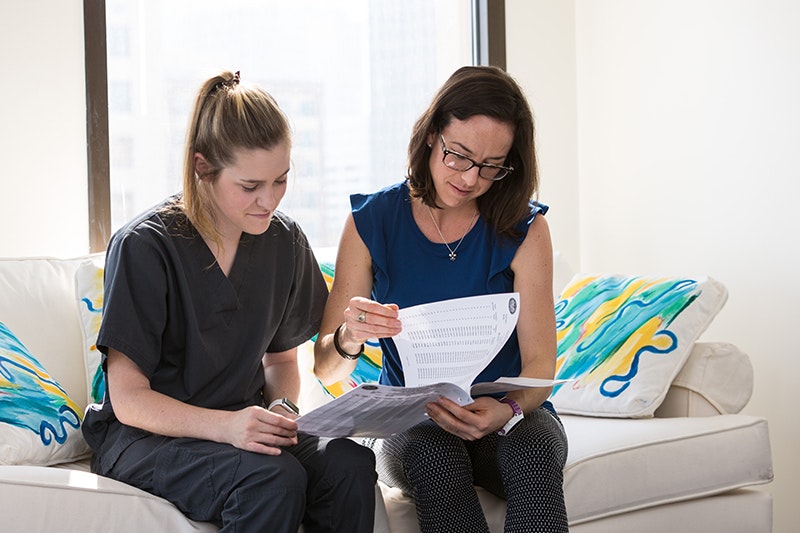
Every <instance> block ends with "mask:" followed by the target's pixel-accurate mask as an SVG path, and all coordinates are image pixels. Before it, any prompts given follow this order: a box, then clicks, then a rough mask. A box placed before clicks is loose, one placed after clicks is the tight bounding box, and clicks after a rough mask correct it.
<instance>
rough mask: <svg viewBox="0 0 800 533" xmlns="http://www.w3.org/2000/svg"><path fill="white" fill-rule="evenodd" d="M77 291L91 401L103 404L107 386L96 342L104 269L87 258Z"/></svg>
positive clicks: (79, 271)
mask: <svg viewBox="0 0 800 533" xmlns="http://www.w3.org/2000/svg"><path fill="white" fill-rule="evenodd" d="M75 294H76V295H77V298H78V314H79V315H80V318H81V333H82V338H83V355H84V363H85V365H86V390H87V392H88V403H90V404H91V403H100V402H102V401H103V395H104V394H105V391H106V385H105V378H104V376H103V368H102V366H101V365H100V362H101V360H102V354H101V353H100V351H99V350H98V349H97V346H96V345H95V342H96V341H97V332H98V331H99V330H100V322H101V320H102V318H103V268H102V267H101V266H98V265H97V264H96V263H94V262H93V261H85V262H84V263H82V264H81V265H79V266H78V269H77V270H76V271H75Z"/></svg>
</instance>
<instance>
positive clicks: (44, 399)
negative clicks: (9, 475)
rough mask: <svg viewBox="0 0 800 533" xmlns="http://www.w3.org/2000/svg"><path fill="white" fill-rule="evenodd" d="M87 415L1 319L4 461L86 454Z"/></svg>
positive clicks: (43, 461) (0, 452)
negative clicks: (84, 421) (84, 425)
mask: <svg viewBox="0 0 800 533" xmlns="http://www.w3.org/2000/svg"><path fill="white" fill-rule="evenodd" d="M82 419H83V414H82V412H81V410H80V407H79V406H78V404H77V403H75V401H73V400H72V399H71V398H70V397H69V396H67V393H66V391H65V390H64V388H63V387H62V386H61V385H60V384H59V383H58V381H56V380H55V379H54V378H53V377H52V376H51V375H50V374H49V373H48V372H47V370H45V369H44V367H42V365H41V364H40V363H39V361H37V360H36V358H34V357H33V355H31V353H30V352H29V351H28V349H27V348H26V347H25V345H24V344H22V342H20V340H19V339H18V338H17V337H16V336H15V335H14V333H12V332H11V330H9V329H8V327H6V325H5V324H3V323H0V464H6V465H8V464H24V465H44V466H46V465H52V464H57V463H66V462H71V461H75V460H78V459H81V458H83V457H85V456H87V455H88V454H89V447H88V445H87V444H86V441H85V440H84V439H83V436H82V435H81V431H80V425H81V421H82Z"/></svg>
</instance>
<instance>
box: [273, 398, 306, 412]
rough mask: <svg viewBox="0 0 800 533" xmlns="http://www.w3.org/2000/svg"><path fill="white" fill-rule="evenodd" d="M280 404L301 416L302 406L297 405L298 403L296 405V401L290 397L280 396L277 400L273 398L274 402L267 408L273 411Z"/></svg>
mask: <svg viewBox="0 0 800 533" xmlns="http://www.w3.org/2000/svg"><path fill="white" fill-rule="evenodd" d="M278 406H281V407H283V408H284V409H285V410H287V411H289V412H290V413H294V414H296V415H297V416H300V408H299V407H297V405H295V403H294V402H293V401H292V400H290V399H289V398H280V399H277V400H273V401H272V403H270V404H269V407H267V410H269V411H272V408H273V407H278Z"/></svg>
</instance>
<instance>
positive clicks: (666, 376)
mask: <svg viewBox="0 0 800 533" xmlns="http://www.w3.org/2000/svg"><path fill="white" fill-rule="evenodd" d="M727 294H728V293H727V290H726V289H725V287H724V286H723V285H722V284H721V283H719V282H717V281H715V280H713V279H711V278H709V277H701V278H697V279H689V278H655V277H640V276H621V275H587V274H578V275H576V276H574V277H573V278H572V280H571V281H570V282H569V284H568V285H567V287H566V288H565V289H564V290H563V291H562V293H561V297H560V298H559V300H558V302H557V304H556V329H557V339H558V358H557V361H556V377H557V378H558V379H572V380H574V381H571V382H568V383H564V384H560V385H557V386H555V387H554V388H553V394H552V395H551V401H552V402H553V404H554V405H555V407H556V409H557V410H558V411H559V412H562V413H569V414H579V415H589V416H607V417H650V416H653V413H654V412H655V410H656V408H657V407H658V406H659V404H660V403H661V401H662V400H663V399H664V397H665V396H666V394H667V391H668V389H669V386H670V384H671V383H672V380H673V378H675V376H676V375H677V373H678V372H679V371H680V369H681V367H682V366H683V364H684V362H685V361H686V359H687V358H688V356H689V353H690V352H691V349H692V345H693V344H694V342H695V340H696V339H697V338H698V337H699V336H700V334H701V333H702V332H703V331H704V330H705V329H706V328H707V327H708V324H709V323H710V322H711V320H713V318H714V317H715V316H716V315H717V313H718V312H719V310H720V309H721V308H722V306H723V305H724V304H725V301H726V300H727Z"/></svg>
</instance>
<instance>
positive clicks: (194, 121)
mask: <svg viewBox="0 0 800 533" xmlns="http://www.w3.org/2000/svg"><path fill="white" fill-rule="evenodd" d="M290 141H291V133H290V128H289V122H288V120H287V119H286V116H285V115H284V114H283V112H282V111H281V110H280V108H279V107H278V104H277V102H276V101H275V99H273V98H272V96H270V95H269V93H267V92H266V91H264V90H263V89H260V88H258V87H256V86H253V85H247V84H243V83H240V80H239V73H238V72H236V73H235V74H234V73H232V72H229V71H225V72H222V73H220V74H218V75H217V76H214V77H212V78H209V79H208V80H206V81H205V83H203V85H202V86H201V87H200V90H199V91H198V93H197V97H196V99H195V102H194V108H193V111H192V114H191V118H190V121H189V128H188V130H187V133H186V145H185V153H184V160H183V200H182V206H181V207H182V209H183V211H184V212H185V213H186V216H187V217H188V218H189V220H190V221H191V222H192V224H194V226H195V228H197V230H198V231H199V232H200V233H201V234H202V235H205V236H207V237H209V238H211V239H212V240H214V241H215V242H217V244H220V236H219V233H218V231H217V229H216V225H215V219H214V208H213V203H212V201H211V197H210V196H209V191H208V185H209V184H213V183H214V181H215V180H216V179H217V177H218V176H219V173H220V171H221V170H222V169H223V168H225V167H226V166H227V165H230V164H232V163H233V162H234V152H235V150H237V149H242V148H244V149H258V148H261V149H265V150H269V149H271V148H274V147H275V146H276V145H278V144H280V143H282V142H287V143H288V142H290ZM196 153H200V154H202V155H203V157H205V159H206V160H207V161H208V163H209V164H210V166H211V169H212V170H211V171H209V172H207V173H206V174H205V175H203V176H198V175H196V173H195V162H194V154H196Z"/></svg>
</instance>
